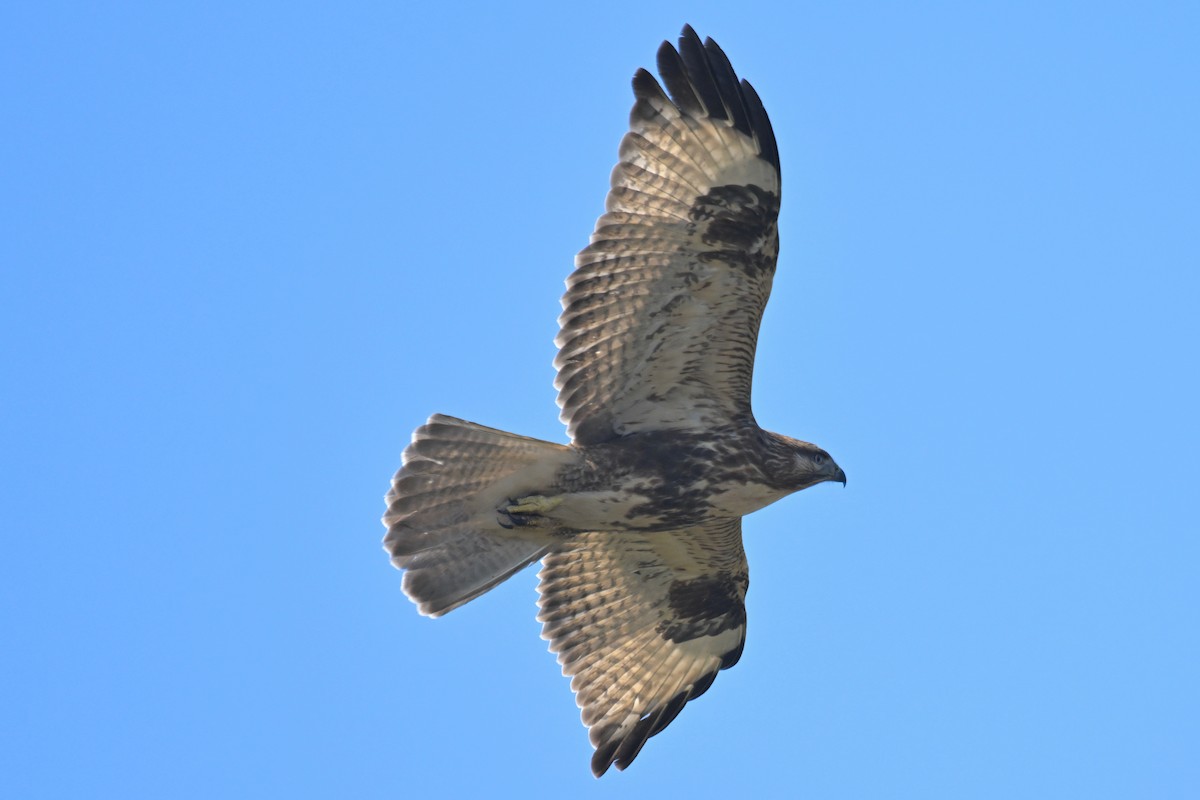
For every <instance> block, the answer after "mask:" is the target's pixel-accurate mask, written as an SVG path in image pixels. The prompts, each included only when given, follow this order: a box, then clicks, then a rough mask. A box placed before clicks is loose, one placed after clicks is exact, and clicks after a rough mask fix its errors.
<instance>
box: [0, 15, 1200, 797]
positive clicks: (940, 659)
mask: <svg viewBox="0 0 1200 800" xmlns="http://www.w3.org/2000/svg"><path fill="white" fill-rule="evenodd" d="M1196 8H1197V7H1196V6H1195V5H1194V4H1190V3H1178V4H1170V3H1153V2H1150V3H1123V4H1117V3H1055V2H1051V3H1045V2H1039V3H978V4H963V3H939V2H920V3H906V4H900V3H895V4H892V3H855V2H850V3H840V4H820V5H817V4H810V3H786V4H785V3H758V4H745V3H735V4H730V3H709V2H698V3H687V4H683V3H658V4H644V3H629V2H611V3H606V4H604V5H603V6H595V5H587V6H586V7H585V6H577V5H576V4H546V5H531V4H518V5H516V6H510V5H505V4H496V5H492V6H489V7H487V8H484V7H473V6H468V5H460V4H453V3H443V4H431V5H428V6H424V7H421V8H412V7H406V6H405V4H400V3H377V4H364V3H346V4H339V5H337V6H336V7H335V6H333V5H329V6H328V7H326V6H324V5H321V4H299V5H298V4H295V3H288V4H283V3H279V4H256V3H251V4H209V3H205V4H197V3H172V4H157V3H155V4H150V3H146V4H137V3H122V4H103V3H101V4H92V5H90V6H83V5H79V4H74V3H72V4H59V3H41V4H36V5H33V4H25V5H23V6H21V7H17V6H16V4H9V5H7V6H6V7H5V9H4V10H3V11H0V31H2V33H0V37H3V40H4V41H3V46H0V104H2V108H3V112H2V113H3V117H4V124H3V126H2V129H0V139H3V147H2V149H0V187H2V188H0V204H2V207H0V265H2V266H0V328H2V329H3V341H4V349H3V374H4V375H5V376H6V380H5V384H6V388H5V390H4V392H3V408H4V414H3V415H2V419H0V436H2V439H0V447H2V450H3V453H4V458H3V462H2V463H3V476H2V481H0V486H2V487H3V488H2V489H0V491H2V492H3V495H4V496H3V498H2V499H3V503H4V508H5V511H6V513H5V518H6V522H5V526H4V527H5V532H4V533H5V535H4V538H5V541H6V551H7V557H6V558H5V559H3V561H2V562H0V602H2V603H3V613H2V614H0V636H2V639H3V642H4V647H3V648H0V678H2V680H0V686H2V687H3V688H2V689H0V700H2V705H3V713H2V714H0V737H2V739H0V762H7V763H0V794H3V795H5V796H11V797H29V798H43V797H45V798H49V797H122V798H124V797H177V798H185V797H196V798H211V797H263V796H289V797H294V798H303V797H359V798H374V797H381V798H382V797H397V796H401V795H408V796H412V795H416V794H424V795H430V794H436V795H437V796H442V797H454V796H472V795H475V796H479V794H480V793H482V792H487V793H488V794H489V795H491V796H518V795H519V796H529V795H530V794H531V793H534V792H545V791H565V792H569V793H571V794H572V795H573V796H577V797H593V796H609V795H611V794H612V793H613V792H619V793H621V795H622V796H623V797H629V798H636V797H648V796H654V797H662V796H663V795H662V792H663V791H665V790H671V791H674V792H686V793H688V794H689V795H690V796H696V797H705V796H712V797H728V796H730V795H731V793H737V795H739V796H742V795H744V796H764V797H770V796H785V795H786V796H803V797H820V798H841V797H845V798H862V797H913V798H936V797H946V798H962V797H986V798H992V797H994V798H1012V797H1091V798H1098V797H1182V796H1187V795H1189V794H1196V793H1197V792H1200V762H1198V761H1197V759H1196V753H1197V752H1198V751H1200V722H1198V720H1200V689H1198V683H1200V682H1198V681H1197V672H1198V670H1200V625H1197V624H1196V620H1197V612H1198V611H1200V589H1198V585H1200V583H1198V580H1197V578H1198V575H1197V572H1198V566H1200V543H1198V538H1197V533H1198V531H1200V525H1198V524H1197V513H1196V493H1197V489H1196V486H1197V482H1198V478H1200V468H1198V467H1197V456H1196V454H1197V452H1198V447H1200V423H1198V422H1197V411H1196V409H1197V408H1198V407H1200V392H1198V391H1197V372H1198V371H1197V345H1198V344H1200V324H1198V323H1197V307H1198V303H1200V278H1198V277H1197V272H1198V268H1200V235H1198V234H1197V222H1198V220H1200V164H1198V156H1197V147H1196V142H1198V141H1200V96H1198V95H1200V90H1198V88H1197V87H1198V86H1200V84H1198V82H1197V78H1198V77H1200V55H1198V51H1197V48H1196V46H1195V44H1196V43H1195V38H1196V31H1197V29H1198V23H1200V14H1198V12H1197V10H1196ZM684 22H690V23H692V24H693V25H694V26H695V27H696V28H697V30H698V31H699V32H700V34H701V35H702V36H713V37H714V38H716V39H717V41H718V42H720V43H721V45H722V46H723V47H724V48H725V50H726V52H727V53H728V54H729V56H730V58H731V60H732V62H733V64H734V66H735V68H736V69H737V70H738V71H739V73H740V74H741V75H743V76H744V77H746V78H748V79H750V80H751V81H752V82H753V83H754V84H755V86H756V88H757V89H758V90H759V92H760V94H761V95H762V97H763V99H764V102H765V103H766V106H767V109H768V111H769V113H770V114H771V117H772V120H773V121H774V125H775V130H776V135H777V137H778V140H779V148H780V151H781V158H782V162H783V176H784V197H783V211H782V218H781V230H782V234H781V235H782V255H781V260H780V266H779V271H778V275H777V278H776V282H775V291H774V295H773V298H772V301H771V305H770V306H769V307H768V309H767V314H766V318H765V321H764V325H763V330H762V338H761V344H760V348H759V356H758V367H757V372H756V382H755V396H754V400H755V408H756V411H757V415H758V418H759V420H760V422H761V423H762V424H763V425H764V426H766V427H769V428H772V429H774V430H777V431H780V432H784V433H788V434H791V435H794V436H798V437H800V438H804V439H807V440H811V441H814V442H817V443H819V444H821V445H822V446H823V447H825V448H826V449H828V450H829V451H830V452H831V453H832V454H833V455H834V456H835V458H837V460H838V462H839V463H840V464H841V465H842V466H843V467H844V468H845V469H846V471H847V473H848V474H849V478H850V481H849V485H848V487H847V488H846V489H844V490H843V489H842V488H841V487H836V486H830V485H826V486H820V487H816V488H814V489H812V490H810V491H806V492H804V493H802V494H800V495H797V496H794V497H791V498H788V499H786V500H784V501H782V502H780V503H778V504H776V505H775V506H772V507H770V508H768V509H766V510H764V511H762V512H759V513H757V514H755V515H753V516H752V517H750V518H749V519H748V520H747V522H746V525H745V529H746V548H747V551H748V554H749V560H750V569H751V575H752V578H753V580H752V581H751V590H750V594H749V598H748V613H749V639H748V642H747V647H746V651H745V655H744V656H743V658H742V661H741V663H740V664H738V666H737V667H736V668H735V669H733V670H730V671H728V672H725V673H722V675H721V676H720V677H719V678H718V680H717V681H716V683H715V684H714V686H713V688H712V690H711V691H710V692H709V693H708V694H707V695H706V696H705V697H703V698H702V699H700V700H698V701H697V702H695V703H692V704H691V705H689V706H688V708H687V709H686V710H685V711H684V713H683V714H682V715H681V716H680V717H679V719H678V720H676V721H675V723H674V724H673V725H672V726H671V727H670V728H669V729H668V730H667V731H666V732H665V733H664V734H662V735H660V736H658V737H656V738H655V739H653V740H652V741H651V742H650V743H649V744H648V745H647V747H646V749H645V750H644V751H643V752H642V754H641V756H640V757H639V759H638V761H637V762H636V763H635V764H634V765H633V767H632V768H631V769H630V770H629V771H628V772H627V773H624V774H620V773H615V772H613V773H610V774H609V775H608V776H606V777H605V778H604V779H603V780H602V781H595V780H594V779H593V778H592V777H591V775H590V773H589V772H588V768H587V762H588V758H589V756H590V753H591V749H590V747H589V746H588V744H587V738H586V733H585V731H584V729H583V727H582V726H581V725H580V723H579V720H578V712H577V710H576V708H575V706H574V703H573V702H572V697H571V694H570V692H569V690H568V686H567V681H566V680H565V679H564V678H562V677H561V676H560V675H559V670H558V667H557V665H556V664H555V662H554V658H553V657H552V656H551V655H549V654H548V653H547V652H546V651H545V643H544V642H543V641H542V640H541V639H539V637H538V632H539V626H538V624H537V623H536V622H535V620H534V599H535V592H534V585H535V578H534V575H533V573H532V572H528V573H524V574H522V575H520V576H518V577H516V578H515V579H514V580H512V581H511V582H510V583H508V584H506V585H505V586H503V587H501V588H500V589H497V590H496V591H494V592H493V593H491V594H489V595H488V596H486V597H485V598H483V599H481V600H480V601H478V602H476V603H473V604H471V605H469V606H467V607H464V608H462V609H460V610H458V611H456V612H454V613H453V614H451V615H450V616H448V617H446V618H444V619H440V620H436V621H431V620H428V619H423V618H420V617H419V616H418V615H417V614H416V612H415V609H414V608H413V606H412V605H411V604H410V603H409V602H408V601H407V600H406V599H405V598H404V597H403V595H402V594H401V592H400V574H399V573H397V572H395V571H394V570H393V569H392V568H391V566H390V565H389V564H388V560H387V558H386V556H385V555H384V553H383V552H382V551H381V550H380V546H379V540H380V539H381V537H382V535H383V529H382V527H381V526H380V525H379V522H378V518H379V516H380V514H381V512H382V510H383V503H382V496H383V493H384V492H385V490H386V488H387V485H388V480H389V478H390V476H391V474H392V472H393V471H394V470H395V469H396V467H397V466H398V464H399V457H400V451H401V450H402V449H403V447H404V445H405V444H406V442H407V440H408V436H409V433H410V431H411V430H412V429H413V428H414V427H416V426H417V425H419V424H420V423H421V422H423V421H424V419H425V418H426V417H427V416H428V415H429V414H431V413H433V412H442V413H448V414H453V415H456V416H460V417H465V418H467V419H472V420H476V421H478V422H481V423H484V424H487V425H492V426H496V427H502V428H506V429H509V430H513V431H517V432H520V433H524V434H528V435H532V436H538V437H542V438H547V439H552V440H558V441H561V440H562V437H563V431H562V427H561V425H560V424H559V423H558V421H557V416H556V407H555V406H554V392H553V389H552V387H551V381H552V378H553V371H552V368H551V364H550V362H551V359H552V358H553V355H554V349H553V344H552V339H553V336H554V333H555V331H556V327H555V318H556V316H557V313H558V309H559V306H558V298H559V295H560V294H561V291H562V280H563V278H564V277H565V276H566V275H567V273H568V271H569V270H570V267H571V258H572V256H573V254H574V253H575V252H576V251H577V250H578V249H580V248H581V247H582V246H583V245H584V244H585V243H586V241H587V236H588V233H589V232H590V231H591V228H592V224H593V222H594V220H595V218H596V216H597V215H598V214H599V213H600V212H601V211H602V208H603V197H604V191H605V189H606V187H607V179H608V173H609V170H610V168H611V166H612V164H613V162H614V161H615V158H616V149H617V142H618V140H619V138H620V136H621V134H622V133H623V131H624V128H625V121H626V118H627V113H628V108H629V106H630V103H631V94H630V90H629V79H630V78H631V76H632V74H633V72H634V70H635V69H636V68H637V67H639V66H651V65H652V64H653V57H654V52H655V49H656V48H657V46H658V44H659V42H660V41H661V40H662V39H664V38H672V39H673V38H674V37H675V36H676V35H677V34H678V31H679V29H680V27H681V26H682V24H683V23H684Z"/></svg>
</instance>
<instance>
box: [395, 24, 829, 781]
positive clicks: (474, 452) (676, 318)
mask: <svg viewBox="0 0 1200 800" xmlns="http://www.w3.org/2000/svg"><path fill="white" fill-rule="evenodd" d="M658 71H659V74H660V75H661V76H662V80H663V84H664V85H665V86H666V90H665V91H664V90H663V88H662V86H660V85H659V83H658V81H656V80H655V78H654V77H653V76H652V75H651V74H650V73H649V72H647V71H646V70H644V69H643V70H639V71H638V72H637V74H636V75H635V76H634V78H633V93H634V96H635V97H636V102H635V103H634V106H633V110H632V112H631V114H630V126H629V132H628V133H627V134H626V135H625V137H624V138H623V139H622V141H621V146H620V153H619V159H620V160H619V163H618V164H617V166H616V168H615V169H614V170H613V173H612V179H611V188H610V190H609V193H608V200H607V203H606V205H605V208H606V211H605V213H604V215H603V216H601V217H600V219H599V221H598V222H597V223H596V228H595V231H594V232H593V233H592V236H591V243H590V244H588V246H587V247H585V248H584V249H583V251H582V252H580V253H579V255H578V256H576V258H575V271H574V272H573V273H572V274H571V275H570V277H568V278H567V291H566V294H565V295H564V296H563V300H562V305H563V312H562V315H561V316H560V317H559V322H560V325H561V331H560V332H559V334H558V337H557V339H556V343H557V345H558V347H559V353H558V356H557V358H556V359H555V362H554V363H555V366H556V368H557V369H558V375H557V378H556V380H555V387H556V388H557V389H558V404H559V406H560V407H561V414H560V417H561V419H562V421H563V422H564V423H565V424H566V426H567V433H568V435H569V436H570V440H571V441H570V444H566V445H563V444H555V443H552V442H546V441H541V440H538V439H531V438H528V437H525V436H518V435H516V434H513V433H506V432H505V431H501V430H496V429H493V428H486V427H484V426H482V425H477V424H475V423H472V422H466V421H464V420H461V419H455V418H453V417H448V416H442V415H434V416H433V417H430V418H429V421H428V422H427V423H426V424H424V425H422V426H421V427H419V428H417V430H416V431H415V432H414V433H413V436H412V443H411V444H410V445H409V446H408V447H407V448H406V449H405V451H404V455H403V466H402V467H401V469H400V471H399V472H397V473H396V476H395V478H393V480H392V487H391V491H390V492H389V493H388V495H387V513H386V514H385V516H384V517H383V523H384V525H385V526H386V527H387V536H386V537H385V538H384V548H385V549H386V550H387V551H388V552H389V553H390V554H391V559H392V563H393V564H394V565H395V566H396V567H398V568H400V569H402V570H404V579H403V588H404V592H405V593H406V594H407V595H408V596H409V598H411V599H412V601H413V602H415V603H416V604H417V605H418V607H419V609H420V612H421V613H422V614H425V615H428V616H432V617H437V616H440V615H442V614H445V613H447V612H449V611H452V610H454V609H455V608H458V607H459V606H460V605H462V604H463V603H466V602H467V601H469V600H473V599H474V598H476V597H478V596H479V595H481V594H483V593H484V592H486V591H487V590H488V589H491V588H492V587H493V586H496V585H497V584H499V583H500V582H501V581H504V580H505V579H507V578H508V577H510V576H511V575H513V574H514V573H516V572H517V571H519V570H520V569H522V568H523V567H525V566H527V565H529V564H531V563H533V562H535V561H538V560H541V561H542V569H541V572H540V573H539V574H538V576H539V579H540V583H539V586H538V592H539V595H540V597H539V601H538V605H539V614H538V620H539V621H541V622H542V623H543V629H542V636H543V638H545V639H548V640H549V642H550V649H551V650H552V651H553V652H555V653H557V654H558V660H559V662H560V663H561V664H562V669H563V673H564V674H565V675H568V676H570V677H571V688H572V689H573V690H574V692H575V695H576V701H577V702H578V704H579V706H580V708H581V709H582V718H583V723H584V725H586V726H587V727H588V729H589V735H590V738H591V742H592V745H593V746H594V747H595V753H594V755H593V758H592V763H591V766H592V772H593V773H594V774H595V775H596V776H597V777H599V776H600V775H602V774H604V772H605V771H606V770H608V768H609V767H610V766H613V765H615V766H616V767H617V768H618V769H624V768H625V767H628V766H629V764H630V763H631V762H632V761H633V760H634V758H635V757H636V756H637V754H638V753H639V752H640V750H641V749H642V746H643V745H644V744H645V743H646V740H647V739H649V738H650V737H651V736H653V735H655V734H656V733H658V732H659V731H661V730H662V729H663V728H665V727H666V726H667V725H668V724H669V723H670V722H671V721H672V720H673V719H674V718H675V716H676V715H677V714H678V713H679V712H680V710H681V709H682V708H683V706H684V704H686V703H687V701H689V700H692V699H695V698H696V697H699V696H700V695H701V694H703V693H704V692H705V691H706V690H707V689H708V687H709V686H710V685H711V684H712V682H713V679H714V678H715V677H716V674H717V672H718V670H722V669H726V668H728V667H731V666H733V665H734V664H735V663H737V660H738V658H739V657H740V656H741V653H742V647H743V644H744V642H745V636H746V609H745V605H744V602H745V597H746V587H747V585H748V581H749V579H748V573H747V566H746V555H745V552H744V551H743V549H742V517H743V516H744V515H746V514H749V513H750V512H752V511H756V510H758V509H760V508H762V507H763V506H766V505H767V504H769V503H773V502H775V501H776V500H778V499H780V498H781V497H784V496H785V495H788V494H791V493H792V492H795V491H798V490H800V489H805V488H808V487H810V486H813V485H815V484H817V483H821V482H822V481H839V482H841V483H843V484H845V482H846V475H845V473H844V472H843V471H842V470H841V468H840V467H838V465H837V464H836V463H834V460H833V459H832V458H830V456H829V454H828V453H826V452H825V451H824V450H822V449H821V448H819V447H817V446H816V445H813V444H809V443H807V442H802V441H798V440H796V439H792V438H789V437H787V436H782V435H780V434H776V433H771V432H768V431H765V430H763V429H762V428H760V427H759V426H758V424H757V423H756V422H755V419H754V414H753V413H752V411H751V408H750V381H751V376H752V372H753V369H754V350H755V344H756V341H757V338H758V328H759V322H760V320H761V318H762V313H763V308H764V307H765V305H766V303H767V296H768V295H769V294H770V291H771V279H772V276H773V275H774V272H775V259H776V255H777V253H778V245H779V235H778V231H777V227H776V222H777V218H778V215H779V153H778V150H777V149H776V144H775V135H774V133H773V132H772V130H771V123H770V121H769V120H768V119H767V113H766V111H765V110H764V109H763V105H762V101H761V100H759V97H758V94H757V93H756V92H755V91H754V89H753V88H752V87H751V86H750V84H749V83H747V82H746V81H740V82H739V80H738V78H737V76H736V75H735V74H734V71H733V68H732V67H731V66H730V64H729V60H728V59H727V58H726V57H725V54H724V53H723V52H722V51H721V49H720V48H719V47H718V46H717V45H716V43H715V42H713V40H712V39H708V40H706V41H704V42H701V41H700V38H699V37H698V36H697V35H696V33H695V31H693V30H692V28H691V27H690V26H689V27H685V28H684V29H683V33H682V36H681V38H680V40H679V46H678V49H676V48H675V47H672V46H671V44H670V43H669V42H664V43H663V44H662V46H661V47H660V48H659V51H658Z"/></svg>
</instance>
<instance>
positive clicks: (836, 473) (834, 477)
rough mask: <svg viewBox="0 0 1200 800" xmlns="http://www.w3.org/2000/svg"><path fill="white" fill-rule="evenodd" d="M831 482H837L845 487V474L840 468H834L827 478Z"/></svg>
mask: <svg viewBox="0 0 1200 800" xmlns="http://www.w3.org/2000/svg"><path fill="white" fill-rule="evenodd" d="M829 480H831V481H839V482H840V483H841V484H842V486H843V487H845V485H846V472H845V470H843V469H842V468H841V467H834V468H833V473H832V474H831V475H830V476H829Z"/></svg>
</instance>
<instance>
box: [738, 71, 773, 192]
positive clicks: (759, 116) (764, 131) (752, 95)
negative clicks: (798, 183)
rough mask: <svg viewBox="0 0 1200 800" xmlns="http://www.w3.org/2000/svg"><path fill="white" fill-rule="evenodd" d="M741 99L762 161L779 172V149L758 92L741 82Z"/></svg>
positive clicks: (748, 84)
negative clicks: (748, 116)
mask: <svg viewBox="0 0 1200 800" xmlns="http://www.w3.org/2000/svg"><path fill="white" fill-rule="evenodd" d="M742 97H744V98H745V99H746V110H747V111H748V112H750V124H751V125H753V126H754V135H755V136H757V137H758V149H759V150H760V151H762V159H763V160H764V161H766V162H767V163H768V164H770V165H771V166H773V167H775V171H776V172H778V171H779V147H778V146H777V145H776V144H775V131H774V129H772V128H771V120H770V118H768V117H767V109H766V108H764V107H763V102H762V99H761V98H759V96H758V92H756V91H754V87H753V86H751V85H750V81H747V80H743V81H742Z"/></svg>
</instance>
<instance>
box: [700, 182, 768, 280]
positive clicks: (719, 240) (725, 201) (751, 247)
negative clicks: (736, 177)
mask: <svg viewBox="0 0 1200 800" xmlns="http://www.w3.org/2000/svg"><path fill="white" fill-rule="evenodd" d="M688 217H689V218H690V219H691V221H692V225H691V226H690V227H691V228H692V230H699V231H700V234H701V236H700V238H701V241H703V242H704V244H706V245H708V246H709V247H713V248H716V252H710V253H700V257H701V258H704V259H706V260H711V259H719V260H721V261H726V262H729V263H733V264H738V265H739V266H741V267H742V269H743V270H745V271H746V273H747V274H748V275H751V276H754V275H756V274H758V273H761V272H764V271H769V270H772V269H774V266H775V257H776V256H777V255H778V252H779V234H778V231H777V228H776V224H775V220H776V219H777V218H778V217H779V196H778V195H776V194H774V193H772V192H768V191H766V190H765V189H762V188H760V187H758V186H755V185H753V184H751V185H749V186H734V185H730V186H717V187H714V188H713V190H712V191H710V192H709V193H708V194H706V195H704V196H703V197H701V198H700V199H699V200H697V201H696V204H695V205H693V206H692V209H691V211H689V212H688Z"/></svg>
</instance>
